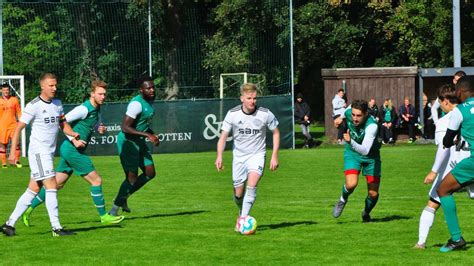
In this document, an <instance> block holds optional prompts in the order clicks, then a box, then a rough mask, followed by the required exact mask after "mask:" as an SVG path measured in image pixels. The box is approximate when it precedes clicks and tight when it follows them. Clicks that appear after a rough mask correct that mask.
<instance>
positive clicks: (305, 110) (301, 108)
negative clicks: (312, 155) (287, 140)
mask: <svg viewBox="0 0 474 266" xmlns="http://www.w3.org/2000/svg"><path fill="white" fill-rule="evenodd" d="M295 121H296V123H298V124H299V125H300V127H301V132H302V133H303V135H304V137H305V140H304V146H303V147H304V148H310V147H311V145H312V142H313V138H312V137H311V134H310V132H309V131H310V130H309V126H310V125H311V108H310V107H309V105H308V104H307V103H306V102H305V101H304V99H303V94H302V93H298V94H297V95H296V102H295Z"/></svg>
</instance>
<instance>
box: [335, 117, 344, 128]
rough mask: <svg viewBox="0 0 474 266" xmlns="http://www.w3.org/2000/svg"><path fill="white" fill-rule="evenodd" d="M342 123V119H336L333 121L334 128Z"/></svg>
mask: <svg viewBox="0 0 474 266" xmlns="http://www.w3.org/2000/svg"><path fill="white" fill-rule="evenodd" d="M342 121H343V119H342V117H338V118H336V119H334V126H335V127H339V126H340V125H341V124H342Z"/></svg>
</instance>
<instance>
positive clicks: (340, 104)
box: [332, 88, 346, 144]
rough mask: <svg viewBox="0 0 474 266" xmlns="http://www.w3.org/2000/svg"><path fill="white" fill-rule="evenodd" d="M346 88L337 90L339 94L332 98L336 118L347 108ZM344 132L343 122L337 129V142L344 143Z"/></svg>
mask: <svg viewBox="0 0 474 266" xmlns="http://www.w3.org/2000/svg"><path fill="white" fill-rule="evenodd" d="M344 95H345V92H344V89H342V88H341V89H339V90H337V94H336V95H334V98H333V99H332V118H333V119H336V118H338V117H340V116H342V115H343V114H344V111H345V109H346V100H344ZM343 134H344V127H343V126H342V124H340V125H339V127H338V131H337V143H338V144H342V143H343Z"/></svg>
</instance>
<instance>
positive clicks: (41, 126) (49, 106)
mask: <svg viewBox="0 0 474 266" xmlns="http://www.w3.org/2000/svg"><path fill="white" fill-rule="evenodd" d="M39 82H40V86H41V94H40V95H39V96H38V97H36V98H35V99H33V100H32V101H31V102H29V103H28V104H27V105H26V107H25V110H24V111H23V114H22V115H21V117H20V120H19V121H18V123H17V126H16V128H15V132H14V133H13V137H12V147H16V146H15V145H16V144H17V143H18V141H19V139H20V132H21V130H22V129H24V128H25V127H26V125H28V124H31V135H30V144H29V147H28V163H29V165H30V169H31V175H30V182H29V184H28V188H27V189H26V191H25V192H24V193H23V195H21V197H20V198H19V199H18V202H17V204H16V207H15V210H13V212H12V214H11V215H10V218H9V219H8V221H7V222H6V223H5V224H3V225H2V232H3V233H4V234H5V235H7V236H14V235H15V223H16V222H17V221H18V219H19V218H20V217H21V215H22V214H23V212H24V211H25V210H26V209H27V208H28V206H29V205H30V204H31V200H33V198H34V197H35V196H36V194H37V193H38V192H39V190H40V188H41V187H42V186H44V187H45V190H46V201H45V203H46V209H47V210H48V215H49V220H50V222H51V226H52V235H53V236H65V235H71V234H74V233H73V232H71V231H67V230H64V229H63V227H62V226H61V224H60V222H59V213H58V200H57V198H56V192H57V184H56V179H55V174H56V173H55V171H54V166H53V157H54V151H55V150H56V140H57V136H58V131H59V128H61V129H62V130H63V132H64V133H65V134H66V135H69V136H71V137H74V138H77V137H79V134H77V133H76V132H74V131H73V130H72V129H71V127H70V126H69V124H68V123H67V122H66V121H65V119H64V111H63V106H62V104H61V101H60V100H58V99H55V98H54V96H55V95H56V84H57V79H56V76H55V75H54V74H51V73H44V74H42V75H41V77H40V80H39ZM8 160H9V161H10V163H12V164H14V163H15V153H14V152H10V156H9V157H8Z"/></svg>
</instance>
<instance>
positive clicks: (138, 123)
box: [109, 76, 159, 215]
mask: <svg viewBox="0 0 474 266" xmlns="http://www.w3.org/2000/svg"><path fill="white" fill-rule="evenodd" d="M138 86H139V88H140V94H139V95H137V96H135V97H134V98H133V99H132V100H131V101H130V103H129V104H128V106H127V112H126V113H125V116H124V117H123V121H122V131H121V132H120V133H119V134H118V138H117V147H118V152H119V156H120V162H121V164H122V168H123V171H124V172H125V180H124V181H123V182H122V185H121V186H120V189H119V191H118V194H117V197H116V198H115V201H114V206H113V207H112V209H111V210H110V211H109V214H111V215H117V213H118V211H119V208H122V210H123V211H124V212H130V209H129V208H128V204H127V199H128V197H129V196H130V195H132V194H133V193H135V192H136V191H137V190H139V189H140V188H141V187H143V185H145V184H146V183H147V182H148V181H150V180H151V179H153V178H154V177H155V165H154V163H153V158H152V156H151V153H150V150H149V149H148V147H147V145H146V143H145V139H148V140H149V141H150V142H151V143H153V145H155V146H158V144H159V140H158V136H157V135H155V134H154V133H153V131H152V129H151V121H152V119H153V114H154V113H155V110H154V109H153V100H154V99H155V84H154V82H153V79H152V78H151V77H149V76H143V77H140V78H139V79H138ZM139 168H140V169H141V171H142V173H141V174H140V175H138V169H139Z"/></svg>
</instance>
